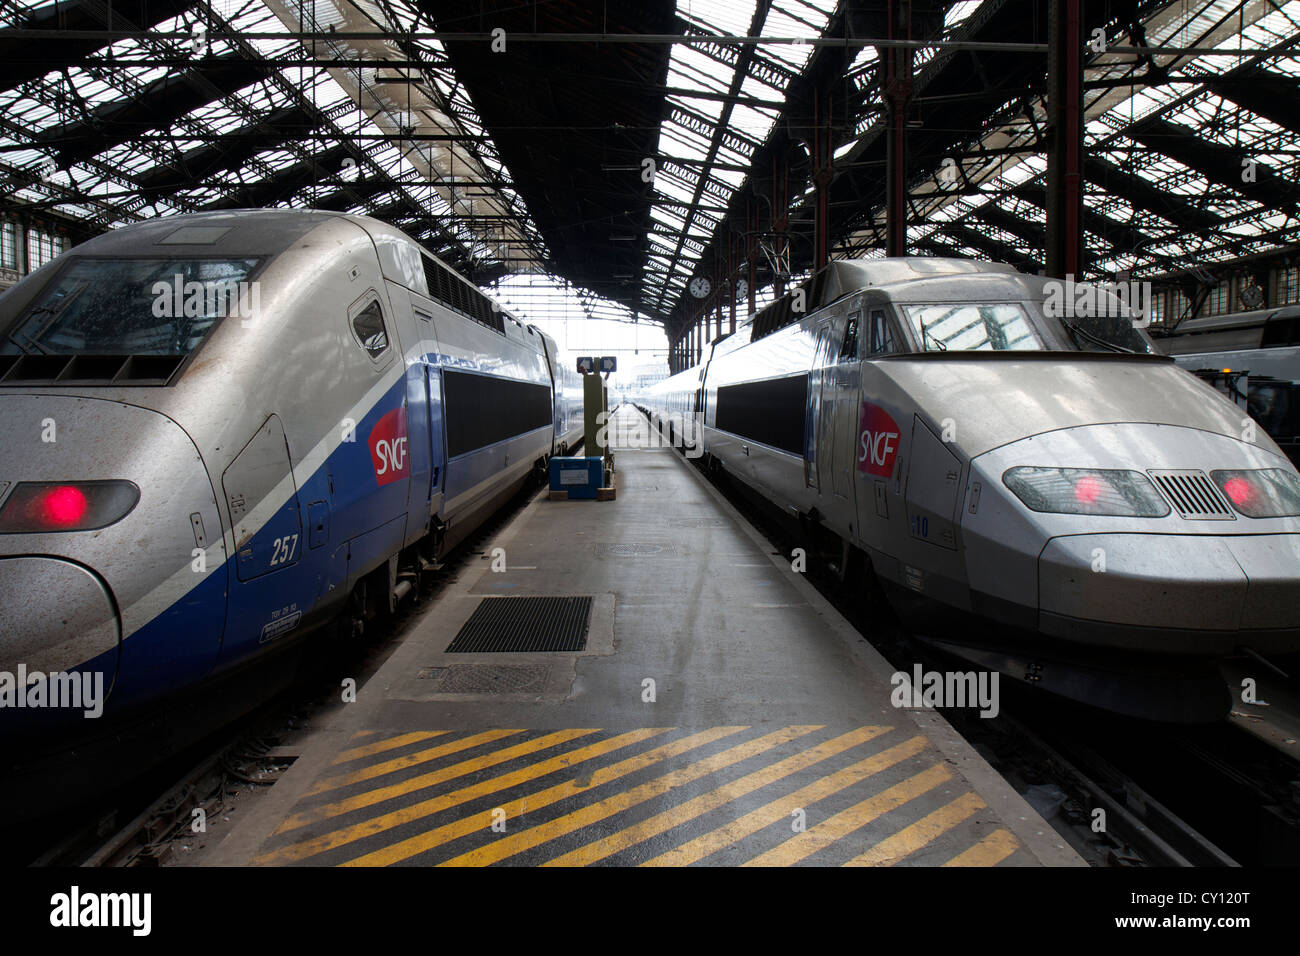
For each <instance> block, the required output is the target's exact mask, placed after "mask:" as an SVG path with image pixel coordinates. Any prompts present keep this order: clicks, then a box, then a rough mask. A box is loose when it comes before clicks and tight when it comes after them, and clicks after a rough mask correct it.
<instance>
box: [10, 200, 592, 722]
mask: <svg viewBox="0 0 1300 956" xmlns="http://www.w3.org/2000/svg"><path fill="white" fill-rule="evenodd" d="M581 401H582V393H581V382H580V381H579V379H578V375H577V372H576V370H574V369H573V368H572V367H571V365H570V363H569V362H568V360H567V359H563V358H561V356H560V354H559V351H558V349H557V347H556V344H555V342H554V341H553V340H551V339H550V338H549V337H548V336H546V335H545V334H543V333H542V332H540V331H539V330H538V329H536V328H534V327H533V326H531V325H525V324H524V323H523V322H521V321H519V320H518V319H516V318H515V317H513V316H512V315H510V314H509V313H508V312H506V311H504V310H502V309H500V308H498V307H497V306H495V305H494V304H493V303H492V302H491V301H490V300H489V299H488V298H487V297H486V296H484V295H483V294H482V293H481V292H479V290H478V289H477V288H476V287H475V286H473V285H472V284H470V283H469V282H467V281H465V280H464V279H462V278H461V277H460V276H459V275H457V274H455V273H454V272H452V271H451V270H450V269H448V268H447V267H446V266H445V265H443V264H442V263H441V262H439V261H438V260H437V259H436V258H434V257H433V256H431V255H430V254H429V253H428V252H426V251H424V250H423V249H422V248H421V247H420V246H419V245H417V244H416V243H415V242H414V241H413V240H412V239H410V238H409V237H407V236H406V235H404V234H403V233H401V232H399V231H398V230H396V229H394V228H392V227H390V226H387V225H385V224H383V223H381V222H378V221H376V220H372V219H367V218H364V217H359V216H347V215H336V214H332V213H325V212H307V211H280V210H275V211H272V210H257V211H236V212H224V213H213V214H202V215H194V216H180V217H175V218H164V219H155V220H150V221H147V222H142V223H137V224H133V225H129V226H125V227H123V228H120V229H117V230H115V231H113V232H110V233H108V234H106V235H103V236H99V237H97V238H95V239H92V240H90V241H89V242H86V243H84V244H83V245H80V246H78V247H76V248H74V249H72V250H71V251H69V252H67V253H65V254H64V255H62V256H60V257H59V258H58V259H56V260H55V261H54V262H52V263H50V264H48V265H47V266H45V267H44V268H42V269H40V270H39V271H37V272H35V273H33V274H32V275H30V276H29V277H27V278H26V279H24V280H23V281H22V282H20V283H19V284H18V285H16V286H14V287H13V288H12V289H10V290H8V291H7V292H5V293H4V294H3V296H0V728H8V729H9V730H12V729H13V727H14V726H16V725H19V724H21V725H23V726H26V725H29V724H30V725H33V726H53V725H57V724H61V723H64V722H66V721H67V720H68V718H69V717H71V716H75V717H80V716H82V714H81V712H80V708H79V707H68V706H63V707H61V708H51V707H50V706H49V704H50V703H51V701H52V700H53V698H55V697H58V696H59V695H60V694H62V695H64V697H65V698H66V697H67V695H69V694H71V693H73V692H74V691H76V690H77V689H78V688H81V689H82V690H83V691H84V693H83V695H82V696H83V697H84V696H86V695H88V694H92V693H93V688H92V683H91V681H90V677H91V676H92V675H95V676H96V679H97V680H101V681H102V695H103V696H104V697H106V701H104V700H100V701H99V702H98V703H99V704H101V705H103V706H102V708H101V710H102V712H103V713H106V714H107V715H109V716H112V715H114V714H118V713H122V712H126V711H129V710H131V708H133V707H136V705H141V704H145V703H147V702H150V701H154V700H156V699H158V698H160V697H163V696H165V695H172V694H176V693H178V692H180V691H182V690H185V689H186V688H190V687H193V686H195V685H197V684H199V683H200V682H203V681H206V680H208V679H209V678H211V677H213V676H214V675H219V674H223V673H228V672H230V671H231V670H232V669H234V668H236V667H239V666H240V665H243V664H246V663H248V662H249V661H250V660H253V659H255V658H257V657H258V656H259V655H261V654H262V653H263V652H265V651H267V650H268V649H269V648H272V647H280V646H282V645H284V644H286V643H287V642H289V641H290V640H291V639H295V638H298V637H301V636H303V635H306V634H308V633H310V632H311V631H313V629H315V628H317V627H319V626H321V625H323V624H325V623H327V622H331V621H334V620H336V619H338V618H339V617H340V615H341V616H342V620H343V621H344V622H345V625H346V626H347V627H350V628H352V629H359V628H361V627H363V626H364V621H365V620H366V618H368V617H370V616H372V615H373V614H374V613H375V612H376V611H377V610H378V611H382V610H384V609H385V606H386V605H387V606H388V607H389V608H391V605H392V603H393V602H395V601H396V600H397V599H399V598H400V597H402V596H403V595H404V594H406V593H407V592H409V591H410V590H411V588H412V584H413V582H414V581H415V579H416V575H417V574H418V572H419V571H420V570H421V569H422V568H428V567H429V566H431V565H432V564H433V563H434V562H436V561H437V559H438V557H439V556H440V555H442V554H444V553H445V552H446V551H447V550H448V549H449V548H450V547H452V546H453V545H454V544H456V543H457V542H458V541H460V540H462V539H463V538H464V537H465V536H466V535H467V534H468V533H469V532H470V531H472V530H473V529H474V527H475V526H476V525H477V524H479V523H480V522H481V521H482V519H483V518H484V517H485V516H487V515H488V514H489V513H490V512H491V511H492V510H493V509H495V508H496V507H498V506H499V505H500V504H501V503H502V502H503V501H504V500H505V499H506V498H507V497H508V496H509V495H511V494H512V493H513V492H514V491H515V490H517V489H518V488H519V487H520V486H521V485H522V484H523V483H524V482H525V480H526V479H527V478H528V477H529V476H530V475H531V474H538V475H541V474H544V473H545V467H546V462H547V460H548V458H549V457H550V456H552V455H554V454H563V453H565V452H567V451H568V450H569V449H571V448H572V447H574V446H575V445H576V444H577V443H578V442H579V440H580V437H581V431H582V408H581ZM33 674H35V675H40V676H39V677H38V678H36V679H33V677H32V675H33ZM56 675H58V681H56V680H55V677H56ZM69 675H72V676H69ZM6 677H7V678H8V683H7V685H6V683H5V679H6ZM82 678H85V680H86V682H85V684H84V686H83V685H82V684H80V681H81V679H82ZM29 681H31V683H30V684H29V683H28V682H29ZM6 689H7V691H8V695H7V696H6ZM54 702H56V703H59V701H54ZM61 703H63V704H65V705H66V704H67V703H68V700H67V699H65V700H63V701H61ZM74 703H75V702H74ZM83 703H84V701H83ZM91 709H93V708H90V707H88V708H86V710H87V711H89V710H91ZM0 732H5V731H0ZM9 739H10V740H11V741H12V740H13V738H12V737H10V738H9Z"/></svg>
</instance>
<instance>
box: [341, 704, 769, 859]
mask: <svg viewBox="0 0 1300 956" xmlns="http://www.w3.org/2000/svg"><path fill="white" fill-rule="evenodd" d="M748 729H749V728H748V727H713V728H710V729H709V730H702V731H700V732H699V733H695V734H691V735H690V736H689V737H683V738H681V739H680V740H674V741H672V742H670V743H666V744H662V745H660V746H659V747H655V748H654V749H652V750H647V751H646V752H645V753H642V754H637V755H636V756H633V757H628V758H627V759H626V760H621V761H619V762H618V763H615V764H610V765H609V766H608V767H599V768H597V769H595V770H593V771H591V773H590V774H589V775H587V776H586V777H585V778H584V779H582V780H581V782H580V781H579V780H566V781H565V782H564V783H560V784H556V785H555V786H553V787H548V788H547V789H545V790H542V791H540V792H538V793H535V794H532V795H531V796H527V797H521V798H520V799H518V800H512V801H511V802H509V803H506V804H503V805H502V806H501V807H500V808H499V809H501V810H503V811H504V812H505V815H506V819H512V818H514V817H518V816H520V815H521V814H523V813H524V812H525V811H527V810H540V809H541V808H542V807H547V806H550V805H551V804H552V803H558V802H559V801H561V800H567V799H569V798H570V797H574V796H577V795H579V794H582V793H585V792H587V791H588V790H590V789H591V788H592V787H599V786H601V785H602V784H606V783H609V782H610V781H613V780H617V779H619V778H620V777H625V776H627V775H628V774H630V773H635V772H636V771H638V770H643V769H645V768H646V767H649V766H653V765H654V764H656V763H659V762H660V761H663V760H668V759H670V758H672V757H676V756H679V755H681V754H684V753H689V752H690V751H692V750H695V749H696V748H698V747H703V746H706V745H708V744H711V743H713V742H714V741H716V740H719V739H720V738H722V737H729V736H731V735H732V734H736V733H739V732H740V731H742V730H748ZM490 825H491V814H490V813H476V814H472V815H471V816H468V817H464V818H463V819H460V820H456V821H454V822H452V823H448V824H446V825H445V826H441V827H438V828H436V829H433V830H428V831H426V832H424V833H421V834H417V835H416V836H413V837H410V838H409V839H406V840H403V841H402V842H400V843H395V844H393V845H392V846H388V847H384V848H383V849H381V850H376V851H374V852H373V853H367V854H366V855H365V856H361V857H358V858H357V859H355V860H349V861H348V862H346V863H344V864H342V865H343V866H381V865H387V864H389V863H398V862H400V861H402V860H405V859H408V858H409V857H412V856H415V855H416V854H419V853H423V852H424V851H426V850H429V849H432V848H433V847H436V846H441V845H442V844H444V843H447V842H449V841H451V840H456V839H459V838H460V837H463V836H466V835H467V834H470V833H481V832H483V831H484V830H486V829H487V828H488V827H489V826H490Z"/></svg>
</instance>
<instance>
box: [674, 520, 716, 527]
mask: <svg viewBox="0 0 1300 956" xmlns="http://www.w3.org/2000/svg"><path fill="white" fill-rule="evenodd" d="M726 524H727V519H726V518H678V519H677V520H676V521H671V522H669V525H670V526H671V527H673V528H722V527H725V526H726Z"/></svg>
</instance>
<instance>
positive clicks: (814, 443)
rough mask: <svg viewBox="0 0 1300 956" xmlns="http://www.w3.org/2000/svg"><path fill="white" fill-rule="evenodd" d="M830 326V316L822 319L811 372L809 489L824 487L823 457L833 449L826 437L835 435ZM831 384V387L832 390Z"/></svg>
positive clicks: (806, 470) (806, 446) (807, 445)
mask: <svg viewBox="0 0 1300 956" xmlns="http://www.w3.org/2000/svg"><path fill="white" fill-rule="evenodd" d="M831 325H832V320H831V318H830V317H827V318H825V319H823V320H822V321H821V322H820V323H818V325H817V344H816V349H815V351H814V353H813V364H812V369H811V370H810V371H809V372H808V418H807V427H806V428H805V434H804V481H805V482H806V484H807V486H808V487H809V488H818V489H820V488H821V482H822V478H823V475H822V468H821V461H822V457H823V455H828V454H829V453H830V448H831V445H830V442H829V441H823V440H822V439H823V435H825V436H826V437H827V438H828V439H830V438H833V436H834V429H833V428H832V427H831V421H832V418H831V415H832V413H833V408H834V403H833V401H832V395H833V393H834V385H833V380H832V379H831V370H830V369H828V368H827V366H828V365H829V364H830V362H831V341H832V334H831V333H832V329H831ZM828 385H830V387H829V388H828V387H827V386H828ZM826 469H827V470H828V471H829V469H830V461H829V460H827V463H826Z"/></svg>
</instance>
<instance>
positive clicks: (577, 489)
mask: <svg viewBox="0 0 1300 956" xmlns="http://www.w3.org/2000/svg"><path fill="white" fill-rule="evenodd" d="M604 483H605V460H604V459H603V458H601V457H600V456H599V455H595V456H592V457H589V458H559V457H556V458H552V459H551V491H567V492H568V493H569V497H570V498H593V499H594V498H595V497H596V489H597V488H600V487H601V486H602V485H603V484H604Z"/></svg>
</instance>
